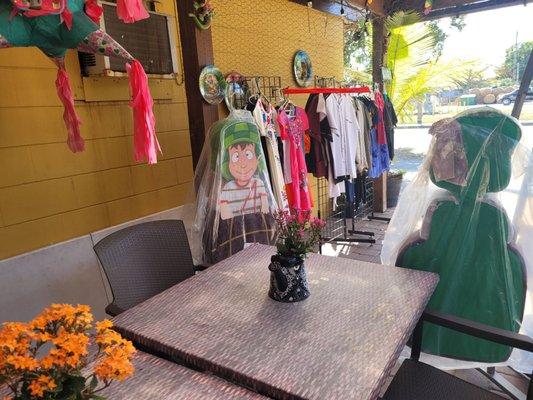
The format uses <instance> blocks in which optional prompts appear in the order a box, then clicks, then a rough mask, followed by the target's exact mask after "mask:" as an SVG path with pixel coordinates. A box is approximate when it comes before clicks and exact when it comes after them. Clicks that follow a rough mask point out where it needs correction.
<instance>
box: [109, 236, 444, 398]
mask: <svg viewBox="0 0 533 400" xmlns="http://www.w3.org/2000/svg"><path fill="white" fill-rule="evenodd" d="M273 254H275V248H274V247H269V246H264V245H260V244H254V245H251V246H250V247H248V248H247V249H245V250H243V251H241V252H240V253H237V254H236V255H234V256H232V257H230V258H228V259H226V260H224V261H222V262H220V263H218V264H216V265H214V266H212V267H210V268H209V269H208V270H206V271H204V272H202V273H200V274H198V275H196V276H194V277H192V278H190V279H187V280H186V281H184V282H181V283H180V284H178V285H176V286H174V287H172V288H170V289H168V290H166V291H165V292H163V293H161V294H159V295H157V296H155V297H153V298H151V299H149V300H147V301H145V302H143V303H141V304H139V305H138V306H136V307H134V308H132V309H130V310H128V311H126V312H124V313H122V314H120V315H119V316H118V317H116V318H115V320H114V322H115V326H116V327H117V329H118V330H119V331H120V332H121V333H122V334H123V335H124V336H125V337H127V338H129V339H131V340H133V341H135V342H136V343H138V344H140V345H142V346H144V347H145V348H147V349H150V351H153V352H156V353H159V354H165V355H166V356H168V357H170V358H173V359H176V360H180V362H183V363H185V364H188V365H191V366H193V367H196V368H199V369H202V370H207V371H210V372H212V373H213V374H216V375H218V376H220V377H223V378H226V379H228V380H231V381H233V382H237V383H239V384H241V385H243V386H246V387H249V388H251V389H253V390H255V391H257V392H259V393H261V394H264V395H267V396H269V397H272V398H275V399H320V400H323V399H339V400H340V399H358V400H370V399H375V398H377V396H378V394H379V391H380V389H381V387H382V385H383V383H384V381H385V380H386V378H387V376H388V374H389V371H390V370H391V369H392V367H393V366H394V364H395V362H396V360H397V358H398V356H399V354H400V352H401V350H402V349H403V347H404V346H405V344H406V342H407V340H408V338H409V336H410V335H411V333H412V331H413V329H414V327H415V325H416V323H417V321H418V319H419V318H420V316H421V314H422V312H423V310H424V308H425V306H426V304H427V302H428V300H429V298H430V297H431V294H432V293H433V291H434V289H435V286H436V285H437V282H438V276H437V275H435V274H432V273H427V272H421V271H412V270H407V269H403V268H394V267H388V266H383V265H379V264H372V263H367V262H361V261H356V260H350V259H344V258H334V257H327V256H321V255H317V254H310V255H309V257H308V258H307V259H306V261H305V264H306V268H307V272H308V279H309V284H310V290H311V296H310V297H309V298H308V299H306V300H304V301H302V302H299V303H290V304H287V303H278V302H276V301H274V300H272V299H270V298H269V297H268V294H267V293H268V288H269V276H270V275H269V274H270V271H269V270H268V268H267V267H268V264H269V262H270V256H271V255H273Z"/></svg>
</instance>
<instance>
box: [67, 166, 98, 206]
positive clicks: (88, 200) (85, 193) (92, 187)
mask: <svg viewBox="0 0 533 400" xmlns="http://www.w3.org/2000/svg"><path fill="white" fill-rule="evenodd" d="M72 185H73V186H74V193H75V196H76V205H77V207H79V208H83V207H88V206H91V205H93V204H101V203H104V202H105V196H104V191H103V184H102V181H101V180H100V177H99V176H98V173H96V172H95V173H90V174H83V175H77V176H74V177H73V178H72Z"/></svg>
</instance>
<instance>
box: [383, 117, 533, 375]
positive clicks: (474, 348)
mask: <svg viewBox="0 0 533 400" xmlns="http://www.w3.org/2000/svg"><path fill="white" fill-rule="evenodd" d="M430 133H431V134H432V135H433V139H432V143H431V145H430V149H429V151H428V154H427V156H426V158H425V160H424V162H423V165H422V166H421V167H420V169H419V171H418V173H417V175H416V177H415V178H414V180H413V181H412V182H411V183H410V184H409V186H408V187H406V188H405V190H404V192H403V193H402V196H401V198H400V201H399V203H398V206H397V208H396V210H395V213H394V216H393V218H392V220H391V222H390V225H389V227H388V230H387V233H386V235H385V240H384V244H383V249H382V254H381V259H382V262H383V263H384V264H387V265H396V266H400V267H406V268H413V269H418V270H424V271H431V272H436V273H438V274H439V275H440V282H439V285H438V287H437V289H436V291H435V293H434V295H433V297H432V299H431V300H430V303H429V304H428V308H429V309H432V310H435V311H440V312H444V313H448V314H452V315H456V316H459V317H463V318H466V319H469V320H473V321H478V322H481V323H484V324H487V325H491V326H495V327H499V328H502V329H506V330H510V331H515V332H518V331H520V332H523V333H526V334H528V335H530V336H533V315H532V310H531V299H530V291H531V288H532V287H533V286H531V284H530V285H528V279H531V278H530V277H531V276H533V249H532V248H531V243H533V190H532V188H533V185H532V171H533V164H532V159H531V150H530V149H531V145H524V143H525V140H526V139H527V138H522V130H521V127H520V124H519V123H518V121H517V120H515V119H514V118H511V117H508V116H506V115H504V114H502V113H501V112H499V111H497V110H495V109H492V108H489V107H484V108H478V109H474V110H469V111H467V112H464V113H462V114H459V115H458V116H456V117H454V118H452V119H447V120H443V121H439V122H437V123H436V124H434V126H433V127H432V128H431V129H430ZM527 243H529V244H530V245H529V247H528V246H527ZM532 284H533V283H532ZM422 350H423V351H424V352H426V353H429V354H432V355H436V356H440V357H439V358H440V360H444V359H442V357H447V358H448V359H447V360H445V361H442V362H439V358H434V359H432V360H428V361H430V362H432V363H433V364H437V365H445V366H446V367H452V368H453V367H459V366H461V365H463V366H468V367H472V364H465V363H464V361H471V362H475V363H477V364H498V363H506V364H510V365H512V366H514V367H516V368H519V369H521V370H525V371H527V372H530V371H531V368H532V366H533V359H531V358H530V357H531V356H530V355H526V354H525V353H522V352H520V351H517V350H515V351H512V349H511V348H509V347H507V346H502V345H498V344H494V343H491V342H488V341H484V340H481V339H477V338H473V337H470V336H467V335H464V334H461V333H457V332H454V331H451V330H449V329H447V328H441V327H437V326H435V325H431V324H425V327H424V336H423V344H422ZM450 359H453V360H456V361H457V362H449V360H450Z"/></svg>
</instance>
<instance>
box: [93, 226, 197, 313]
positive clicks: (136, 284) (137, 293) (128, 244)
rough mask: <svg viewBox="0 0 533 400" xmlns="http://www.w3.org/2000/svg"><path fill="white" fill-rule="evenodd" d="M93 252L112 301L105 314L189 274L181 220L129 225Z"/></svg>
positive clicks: (189, 259) (189, 260) (192, 267)
mask: <svg viewBox="0 0 533 400" xmlns="http://www.w3.org/2000/svg"><path fill="white" fill-rule="evenodd" d="M94 251H95V252H96V255H97V256H98V259H99V260H100V263H101V264H102V267H103V269H104V271H105V274H106V276H107V279H108V281H109V284H110V286H111V291H112V292H113V302H112V303H111V304H109V305H108V306H107V307H106V309H105V310H106V313H107V314H109V315H111V316H116V315H118V314H120V313H121V312H123V311H125V310H127V309H129V308H131V307H133V306H135V305H137V304H139V303H141V302H143V301H144V300H147V299H149V298H150V297H152V296H155V295H156V294H158V293H161V292H162V291H164V290H166V289H168V288H169V287H171V286H174V285H175V284H177V283H179V282H181V281H183V280H185V279H187V278H189V277H191V276H193V275H194V274H195V272H196V271H197V270H203V269H205V267H195V265H194V264H193V260H192V255H191V250H190V248H189V241H188V239H187V233H186V231H185V226H184V224H183V221H180V220H163V221H151V222H145V223H141V224H138V225H133V226H130V227H127V228H124V229H122V230H120V231H117V232H114V233H112V234H111V235H109V236H107V237H105V238H103V239H102V240H100V241H99V242H98V243H97V244H96V245H95V246H94Z"/></svg>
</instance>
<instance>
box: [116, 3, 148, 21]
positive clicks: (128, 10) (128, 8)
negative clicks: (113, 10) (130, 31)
mask: <svg viewBox="0 0 533 400" xmlns="http://www.w3.org/2000/svg"><path fill="white" fill-rule="evenodd" d="M117 16H118V18H119V19H121V20H122V21H124V22H125V23H127V24H131V23H133V22H136V21H140V20H141V19H146V18H148V17H149V16H150V15H149V14H148V11H146V8H144V5H143V2H142V0H117Z"/></svg>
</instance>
